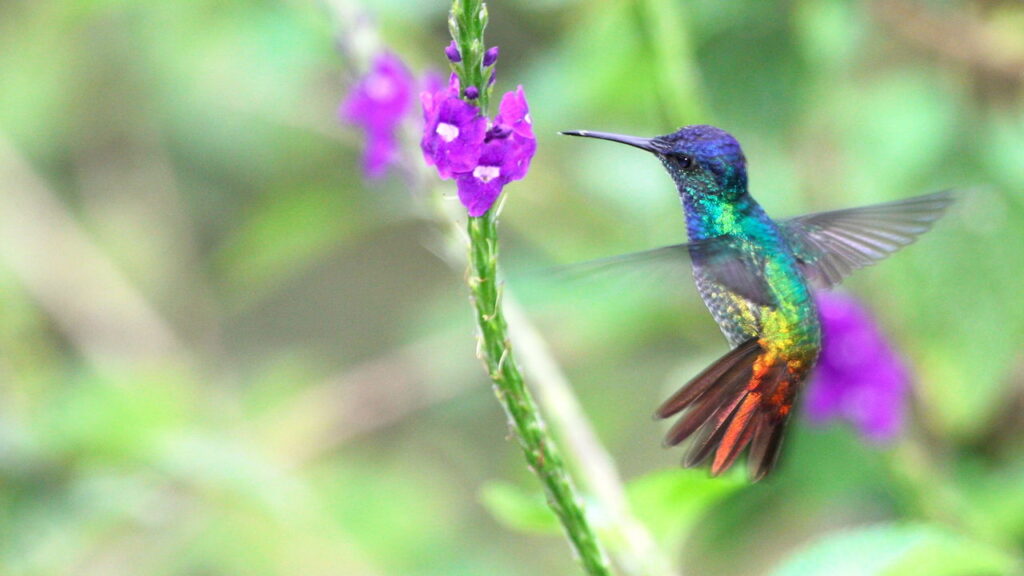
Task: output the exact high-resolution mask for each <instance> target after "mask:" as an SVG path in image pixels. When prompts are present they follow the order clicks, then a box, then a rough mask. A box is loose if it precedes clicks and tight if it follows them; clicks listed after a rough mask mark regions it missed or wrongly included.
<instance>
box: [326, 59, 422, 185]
mask: <svg viewBox="0 0 1024 576" xmlns="http://www.w3.org/2000/svg"><path fill="white" fill-rule="evenodd" d="M412 93H413V77H412V74H411V73H410V72H409V69H408V68H406V67H405V64H403V63H402V61H401V60H400V59H399V58H398V57H397V56H395V55H394V54H392V53H390V52H383V53H381V54H379V55H378V56H377V57H376V58H375V59H374V61H373V66H372V67H371V68H370V71H369V72H368V73H367V74H366V75H365V76H363V77H362V78H360V79H359V81H358V82H356V85H355V86H354V87H353V89H352V91H351V92H350V93H349V95H348V97H347V98H345V101H344V102H342V104H341V107H340V109H339V110H338V115H339V116H340V117H341V119H342V120H343V121H345V122H347V123H349V124H352V125H355V126H360V127H362V128H363V131H364V132H365V133H366V149H365V151H364V157H363V170H364V171H365V173H366V175H367V176H368V177H370V178H377V177H380V176H382V175H383V174H384V172H385V171H386V170H387V168H388V167H389V166H390V165H391V164H393V163H394V162H395V160H396V159H397V152H398V145H397V141H396V139H395V129H396V127H397V126H398V124H399V122H401V120H402V118H403V117H404V116H405V115H406V113H408V112H409V110H410V107H411V106H412Z"/></svg>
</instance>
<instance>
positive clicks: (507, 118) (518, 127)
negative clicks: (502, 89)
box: [494, 85, 534, 138]
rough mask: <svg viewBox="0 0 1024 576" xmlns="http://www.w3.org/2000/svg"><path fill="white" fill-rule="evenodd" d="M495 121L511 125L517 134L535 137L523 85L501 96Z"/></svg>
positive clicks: (524, 136)
mask: <svg viewBox="0 0 1024 576" xmlns="http://www.w3.org/2000/svg"><path fill="white" fill-rule="evenodd" d="M494 122H495V123H496V124H505V125H507V126H509V127H511V128H512V130H514V131H515V133H516V134H518V135H520V136H522V137H523V138H534V135H533V119H532V118H531V117H530V107H529V105H528V104H527V103H526V92H524V91H523V87H522V86H521V85H520V86H517V87H516V89H515V90H514V91H512V92H506V93H505V95H504V96H502V97H501V104H500V105H499V106H498V115H497V116H496V117H495V118H494Z"/></svg>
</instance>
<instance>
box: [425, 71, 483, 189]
mask: <svg viewBox="0 0 1024 576" xmlns="http://www.w3.org/2000/svg"><path fill="white" fill-rule="evenodd" d="M420 101H421V102H422V103H423V121H424V129H423V139H422V140H421V141H420V148H421V149H422V150H423V158H424V160H426V162H427V164H428V165H430V166H435V167H437V172H438V174H440V175H441V178H445V179H447V178H452V177H453V176H454V175H455V174H458V173H463V172H470V171H472V170H473V168H475V167H476V165H477V160H478V159H479V158H480V148H481V146H482V145H483V142H484V134H485V133H486V131H487V119H486V118H484V117H483V116H481V115H480V110H479V109H478V108H477V107H476V106H473V105H472V104H469V103H468V102H465V101H463V100H462V99H460V98H459V79H458V77H457V76H455V75H454V74H452V76H451V81H450V82H449V84H448V87H447V88H446V89H443V90H439V91H437V92H435V93H433V94H430V93H428V92H424V93H422V94H420Z"/></svg>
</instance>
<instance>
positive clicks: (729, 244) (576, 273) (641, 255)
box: [555, 235, 775, 306]
mask: <svg viewBox="0 0 1024 576" xmlns="http://www.w3.org/2000/svg"><path fill="white" fill-rule="evenodd" d="M741 243H742V241H741V240H740V239H738V238H736V237H735V236H732V235H723V236H717V237H715V238H708V239H706V240H698V241H696V242H690V243H686V244H673V245H671V246H662V247H661V248H654V249H651V250H644V251H642V252H632V253H629V254H621V255H619V256H611V257H609V258H600V259H598V260H590V261H587V262H580V263H577V264H570V265H568V266H564V267H560V268H558V269H556V271H555V275H556V276H559V277H563V278H582V277H594V276H601V275H606V274H608V275H610V274H616V275H617V274H619V273H621V272H623V271H624V270H630V271H637V270H683V269H684V267H685V264H686V262H687V261H688V260H689V261H690V262H692V263H693V264H694V267H695V268H698V269H700V270H701V272H704V273H705V274H707V275H708V276H709V277H710V278H711V279H712V280H713V281H715V282H717V283H719V284H721V285H722V286H725V287H726V288H727V289H729V290H731V291H732V292H735V293H736V294H739V295H740V296H742V297H743V298H746V299H747V300H749V301H751V302H753V303H755V304H758V305H761V306H774V305H775V300H774V298H773V297H772V296H771V292H770V291H769V290H768V284H767V282H766V281H765V279H764V272H763V271H762V270H761V269H760V267H758V266H757V265H756V264H755V263H754V262H753V261H752V260H751V259H750V258H749V256H748V255H747V254H746V253H744V252H743V251H742V250H741Z"/></svg>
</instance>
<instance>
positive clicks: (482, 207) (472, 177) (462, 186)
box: [455, 166, 506, 218]
mask: <svg viewBox="0 0 1024 576" xmlns="http://www.w3.org/2000/svg"><path fill="white" fill-rule="evenodd" d="M491 174H493V167H490V166H477V167H476V168H474V169H473V172H467V173H463V174H459V175H458V176H456V178H455V183H456V184H457V186H458V189H459V201H460V202H462V205H463V206H465V207H466V211H467V212H469V215H470V216H472V217H474V218H476V217H478V216H483V215H484V214H485V213H487V211H488V210H490V209H491V206H493V205H494V201H495V200H497V199H498V197H499V196H501V189H502V188H503V187H504V186H505V184H506V181H505V180H504V179H502V178H492V177H491V176H490V175H491Z"/></svg>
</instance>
